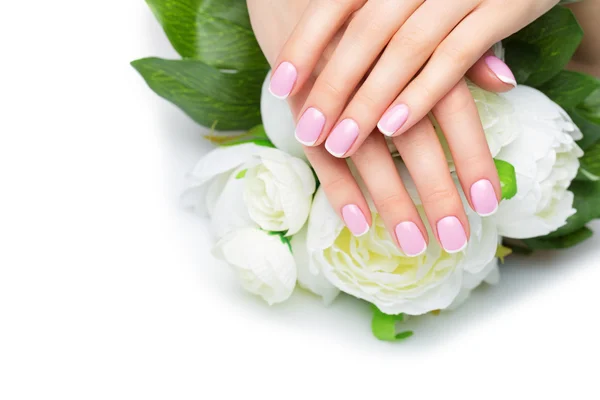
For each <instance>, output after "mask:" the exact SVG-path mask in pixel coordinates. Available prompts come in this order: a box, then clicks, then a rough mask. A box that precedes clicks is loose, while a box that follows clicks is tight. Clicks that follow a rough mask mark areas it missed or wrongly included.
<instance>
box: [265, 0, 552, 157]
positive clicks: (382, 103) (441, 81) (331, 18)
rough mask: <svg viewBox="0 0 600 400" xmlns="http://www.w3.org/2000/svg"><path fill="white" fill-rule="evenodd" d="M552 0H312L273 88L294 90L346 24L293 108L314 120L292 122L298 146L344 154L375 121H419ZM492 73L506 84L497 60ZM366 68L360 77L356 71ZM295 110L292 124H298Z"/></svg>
mask: <svg viewBox="0 0 600 400" xmlns="http://www.w3.org/2000/svg"><path fill="white" fill-rule="evenodd" d="M557 3H558V0H452V1H448V0H427V1H425V0H368V1H367V0H311V1H310V2H309V4H308V6H307V8H306V10H305V12H304V14H303V16H302V18H301V19H300V21H299V22H298V24H297V25H296V28H295V29H294V32H293V34H292V35H291V37H290V38H289V40H288V41H287V43H286V45H285V46H284V47H283V49H282V50H281V52H280V53H279V56H278V57H277V60H276V61H275V66H276V68H275V72H274V74H273V78H272V81H271V89H272V92H273V93H274V94H275V95H276V96H278V97H281V98H287V97H288V96H289V95H291V96H295V95H297V94H298V93H299V92H300V91H301V90H302V89H303V88H304V87H305V85H306V84H307V82H308V81H310V78H311V76H312V73H313V70H314V68H315V66H316V65H317V63H318V62H319V60H320V59H321V56H322V53H323V51H324V50H325V49H326V48H327V46H328V45H329V43H330V42H331V39H332V38H333V37H334V35H336V33H338V31H339V29H340V28H341V27H343V26H344V24H347V29H345V32H344V34H343V37H342V38H341V41H340V43H339V45H338V46H337V48H336V50H335V54H334V55H333V57H332V58H331V59H330V60H329V61H328V63H327V65H326V67H325V69H324V70H323V72H322V73H320V74H319V76H318V79H317V80H316V82H315V83H314V85H313V87H312V90H311V91H310V94H309V95H308V97H307V99H306V102H305V104H304V106H303V108H302V110H301V115H303V114H304V113H305V112H306V111H307V110H308V112H309V114H308V115H309V118H311V119H314V118H315V116H316V115H317V114H318V115H319V121H322V123H319V124H314V125H311V126H310V127H309V128H310V129H301V130H299V132H298V139H299V140H300V141H301V142H302V143H303V144H305V145H308V146H317V145H320V144H321V143H323V142H324V141H325V140H326V139H327V140H326V142H325V146H326V148H327V149H328V150H329V152H330V153H331V154H333V155H334V156H336V157H345V156H350V155H352V154H354V153H355V152H356V150H357V149H358V148H359V147H360V145H361V144H362V142H363V141H364V140H365V138H366V137H367V136H368V135H369V134H370V133H371V132H372V131H373V130H374V129H375V128H376V126H377V127H379V130H380V131H381V132H383V133H384V134H386V135H388V136H394V135H399V134H402V133H404V132H406V131H407V130H408V129H410V128H411V127H412V126H414V125H415V124H416V123H417V122H418V121H420V120H422V119H423V117H425V115H427V113H428V112H429V111H431V109H433V107H434V105H435V104H436V103H437V102H438V101H439V100H440V99H441V98H442V97H443V96H444V95H446V94H447V93H448V92H449V91H450V90H451V89H452V88H453V87H454V86H455V85H456V84H457V82H458V81H459V80H460V79H461V78H462V77H463V76H464V75H465V73H466V72H467V70H468V69H469V68H471V67H472V66H473V64H474V63H475V62H476V61H477V60H478V59H479V58H480V57H481V56H482V55H483V54H484V53H485V52H486V51H487V50H488V49H489V48H490V47H491V46H492V45H493V44H494V43H496V42H498V41H500V40H501V39H504V38H505V37H507V36H509V35H510V34H512V33H514V32H515V31H517V30H519V29H521V28H522V27H524V26H525V25H527V24H529V23H530V22H531V21H533V20H534V19H536V18H538V17H539V16H540V15H542V14H543V13H544V12H546V11H548V10H549V9H550V8H551V7H552V6H554V5H555V4H557ZM486 61H487V63H488V67H489V69H491V70H492V71H493V72H494V73H495V74H496V76H497V78H498V79H500V80H501V81H503V82H505V83H507V84H513V85H515V84H516V82H515V80H514V77H513V76H512V74H511V73H510V70H508V68H507V67H506V66H505V65H504V64H503V63H502V62H500V61H499V60H498V59H496V58H489V59H487V60H486ZM365 76H366V79H365ZM302 122H303V121H302V119H301V123H300V125H301V126H303V124H302Z"/></svg>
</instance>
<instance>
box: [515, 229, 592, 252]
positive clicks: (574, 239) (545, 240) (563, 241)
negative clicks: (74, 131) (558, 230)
mask: <svg viewBox="0 0 600 400" xmlns="http://www.w3.org/2000/svg"><path fill="white" fill-rule="evenodd" d="M593 234H594V232H592V231H591V230H590V229H589V228H587V227H585V226H584V227H582V228H580V229H578V230H576V231H574V232H571V233H569V234H567V235H563V236H558V237H547V236H543V237H539V238H534V239H525V240H523V242H524V243H525V245H527V247H529V248H530V249H531V250H554V249H567V248H569V247H573V246H576V245H578V244H579V243H582V242H584V241H586V240H587V239H589V238H591V237H592V235H593Z"/></svg>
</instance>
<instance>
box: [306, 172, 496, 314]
mask: <svg viewBox="0 0 600 400" xmlns="http://www.w3.org/2000/svg"><path fill="white" fill-rule="evenodd" d="M398 165H399V170H400V173H401V175H402V178H403V181H404V182H405V185H406V186H407V189H408V190H409V193H410V194H411V197H412V198H413V200H414V201H415V204H416V205H417V208H418V209H419V212H420V213H421V215H422V216H424V212H423V207H422V205H421V202H420V200H419V198H418V195H417V193H416V189H415V186H414V183H413V182H412V180H411V178H410V176H409V175H408V172H407V171H406V169H405V167H404V166H402V165H401V163H398ZM457 185H458V183H457ZM463 201H464V202H465V210H466V212H467V215H468V217H469V223H470V225H471V238H470V241H469V245H468V247H467V248H466V250H465V251H464V252H460V253H456V254H448V253H446V252H444V251H443V250H442V249H441V247H440V246H439V244H438V243H437V241H436V239H435V238H434V237H433V235H432V234H431V232H429V236H430V244H429V247H428V248H427V251H426V252H425V253H424V254H423V255H421V256H418V257H406V256H404V254H403V253H402V252H401V251H400V249H399V248H398V247H397V245H396V243H395V241H394V240H393V239H392V238H391V237H390V236H389V234H388V232H387V230H386V228H385V226H384V224H383V222H382V220H381V218H380V217H379V215H378V214H377V213H376V211H375V209H374V208H373V207H372V211H373V228H372V229H370V230H369V232H368V233H367V234H365V235H363V236H361V237H358V238H357V237H354V236H353V235H352V234H351V233H350V232H349V231H348V229H347V228H345V226H344V224H343V222H342V221H341V220H340V219H339V217H338V216H337V214H336V213H335V211H334V210H333V209H332V208H331V206H330V205H329V202H328V201H327V198H326V197H325V193H324V192H323V191H322V190H318V191H317V194H316V196H315V199H314V202H313V208H312V211H311V216H310V219H309V224H308V239H307V242H308V249H309V255H310V263H311V268H312V270H313V272H314V273H315V274H319V273H322V274H323V275H324V276H325V277H326V278H327V279H328V280H329V282H331V283H332V284H333V285H334V286H336V287H337V288H339V289H340V290H341V291H343V292H346V293H348V294H351V295H353V296H355V297H358V298H361V299H364V300H366V301H368V302H371V303H373V304H375V305H376V306H377V307H378V308H379V309H380V310H381V311H382V312H384V313H388V314H399V313H406V314H409V315H419V314H424V313H427V312H430V311H433V310H438V309H445V308H447V307H448V306H450V305H451V304H452V303H453V302H454V300H455V299H456V298H457V297H458V296H459V294H460V293H461V291H462V289H463V286H464V285H465V284H466V283H468V282H466V279H467V278H468V276H469V274H472V275H475V274H481V273H484V271H485V270H486V268H488V266H489V265H490V262H492V261H493V259H494V257H495V254H496V247H497V244H498V232H497V229H496V223H495V221H494V219H492V218H486V219H482V218H481V217H479V216H478V215H477V214H476V213H475V212H473V211H471V209H470V207H469V206H468V205H467V204H466V200H464V199H463ZM487 272H489V271H487ZM466 286H468V285H466Z"/></svg>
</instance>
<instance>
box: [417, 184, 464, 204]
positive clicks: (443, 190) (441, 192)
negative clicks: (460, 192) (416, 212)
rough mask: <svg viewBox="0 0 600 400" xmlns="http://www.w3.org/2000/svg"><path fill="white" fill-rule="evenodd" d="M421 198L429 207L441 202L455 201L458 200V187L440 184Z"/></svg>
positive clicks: (449, 202)
mask: <svg viewBox="0 0 600 400" xmlns="http://www.w3.org/2000/svg"><path fill="white" fill-rule="evenodd" d="M421 200H422V201H423V205H424V206H425V207H427V206H431V205H435V204H439V203H448V204H451V203H455V202H457V201H458V198H457V192H456V188H453V187H449V186H438V187H433V188H432V189H430V190H428V191H427V192H426V193H425V194H424V196H423V198H422V199H421Z"/></svg>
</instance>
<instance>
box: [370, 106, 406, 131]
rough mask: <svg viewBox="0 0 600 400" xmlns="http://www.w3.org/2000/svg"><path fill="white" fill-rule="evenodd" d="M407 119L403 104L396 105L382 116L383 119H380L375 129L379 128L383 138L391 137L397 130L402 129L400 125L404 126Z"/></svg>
mask: <svg viewBox="0 0 600 400" xmlns="http://www.w3.org/2000/svg"><path fill="white" fill-rule="evenodd" d="M407 119H408V106H406V105H405V104H398V105H397V106H394V107H392V109H390V110H389V111H388V112H386V113H385V114H383V117H381V119H380V120H379V123H378V124H377V128H379V130H380V131H381V133H383V134H384V135H385V136H392V135H393V134H394V133H396V132H397V131H398V129H400V128H402V125H404V123H405V122H406V120H407Z"/></svg>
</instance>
